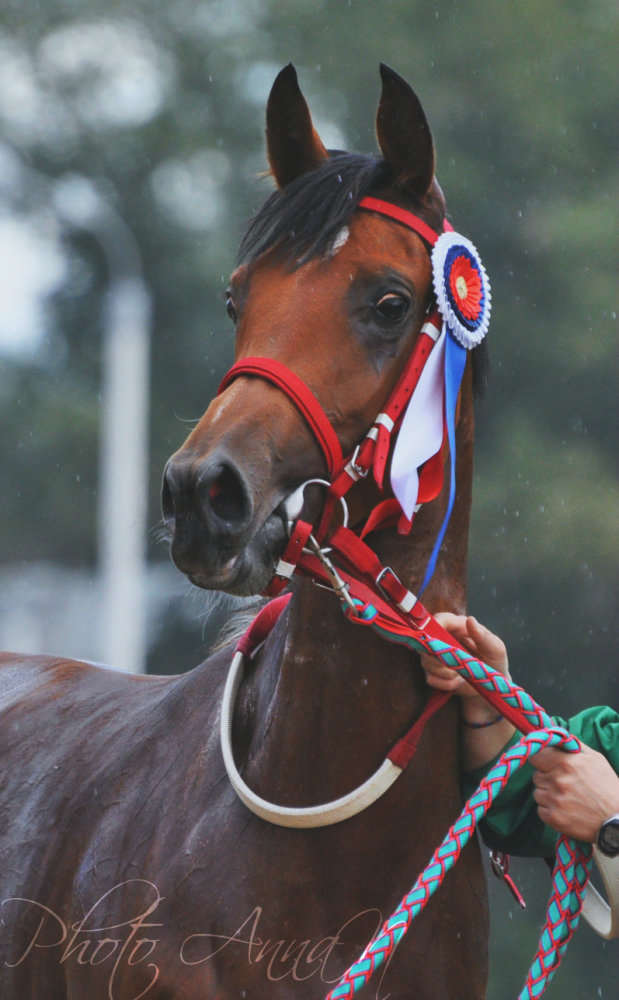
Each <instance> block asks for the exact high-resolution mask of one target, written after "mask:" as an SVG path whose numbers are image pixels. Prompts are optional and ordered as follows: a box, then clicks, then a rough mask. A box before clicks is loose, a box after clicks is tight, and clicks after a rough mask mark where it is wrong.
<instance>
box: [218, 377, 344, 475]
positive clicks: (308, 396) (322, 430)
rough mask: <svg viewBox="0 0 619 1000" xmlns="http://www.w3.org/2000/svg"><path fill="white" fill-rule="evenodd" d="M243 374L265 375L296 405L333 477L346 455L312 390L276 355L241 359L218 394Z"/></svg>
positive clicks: (223, 382)
mask: <svg viewBox="0 0 619 1000" xmlns="http://www.w3.org/2000/svg"><path fill="white" fill-rule="evenodd" d="M244 375H250V376H254V377H258V378H263V379H265V381H267V382H271V383H272V385H275V386H277V388H278V389H280V390H281V391H282V392H283V393H285V395H286V396H288V397H289V398H290V399H291V400H292V401H293V402H294V403H295V404H296V406H297V408H298V410H299V413H301V415H302V416H303V417H304V418H305V421H306V423H307V424H308V426H309V428H310V430H311V431H312V432H313V434H314V437H315V438H316V440H317V441H318V444H319V445H320V448H321V451H322V454H323V456H324V459H325V462H326V464H327V469H328V472H329V476H330V477H331V478H333V477H334V476H335V475H336V473H338V472H339V471H340V469H341V467H342V465H343V462H344V458H343V455H342V449H341V447H340V442H339V441H338V439H337V435H336V433H335V431H334V430H333V428H332V426H331V424H330V422H329V418H328V417H327V415H326V413H325V411H324V410H323V408H322V406H321V405H320V403H319V402H318V400H317V399H316V397H315V395H314V393H313V392H312V391H311V389H308V387H307V386H306V385H305V383H304V382H303V381H302V380H301V379H300V378H299V376H298V375H295V373H294V372H292V371H290V369H289V368H286V366H285V365H282V364H281V362H279V361H276V360H275V359H274V358H260V357H256V358H242V359H241V360H240V361H237V363H236V364H235V365H233V366H232V368H231V369H230V371H229V372H228V373H227V375H224V377H223V380H222V382H221V385H220V386H219V391H218V395H220V394H221V393H222V392H223V391H224V389H227V388H228V386H229V385H230V383H231V382H233V381H234V379H236V378H240V377H242V376H244Z"/></svg>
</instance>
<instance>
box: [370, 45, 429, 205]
mask: <svg viewBox="0 0 619 1000" xmlns="http://www.w3.org/2000/svg"><path fill="white" fill-rule="evenodd" d="M380 75H381V78H382V81H383V90H382V94H381V98H380V104H379V105H378V113H377V115H376V134H377V136H378V144H379V146H380V148H381V151H382V154H383V156H384V157H385V160H386V161H387V163H388V164H389V166H390V167H391V168H392V170H393V173H394V175H395V178H396V186H397V187H399V188H408V189H409V190H410V191H411V192H412V193H413V194H415V195H416V196H417V197H423V196H424V195H425V194H427V193H428V191H429V189H430V187H431V186H432V181H433V180H434V143H433V142H432V133H431V132H430V126H429V125H428V122H427V119H426V116H425V114H424V111H423V108H422V107H421V102H420V101H419V98H418V97H417V95H416V94H415V92H414V91H413V90H412V88H411V87H409V85H408V83H407V82H406V80H403V79H402V77H401V76H398V74H397V73H395V72H394V71H393V70H392V69H390V68H389V67H388V66H385V65H384V63H381V66H380Z"/></svg>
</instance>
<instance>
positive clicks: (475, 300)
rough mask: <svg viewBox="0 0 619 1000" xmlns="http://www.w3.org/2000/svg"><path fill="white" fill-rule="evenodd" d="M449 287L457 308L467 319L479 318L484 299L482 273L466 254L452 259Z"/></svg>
mask: <svg viewBox="0 0 619 1000" xmlns="http://www.w3.org/2000/svg"><path fill="white" fill-rule="evenodd" d="M449 287H450V289H451V294H452V298H453V302H454V305H455V307H456V309H457V310H458V311H459V312H460V313H461V314H462V315H463V316H464V318H465V319H469V320H474V319H477V317H478V316H479V310H480V306H481V299H482V286H481V275H480V273H479V271H478V270H477V268H476V267H474V266H473V265H472V264H471V261H470V259H469V258H468V257H466V256H465V255H464V254H462V255H461V256H460V257H456V258H455V259H454V260H453V261H452V264H451V268H450V271H449Z"/></svg>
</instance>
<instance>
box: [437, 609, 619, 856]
mask: <svg viewBox="0 0 619 1000" xmlns="http://www.w3.org/2000/svg"><path fill="white" fill-rule="evenodd" d="M437 619H438V620H439V621H440V622H441V624H442V625H443V627H444V628H445V629H446V630H447V631H448V632H450V633H451V634H452V635H453V636H454V639H456V640H457V641H458V642H460V644H461V645H462V646H464V648H465V649H468V650H469V651H470V652H472V653H473V654H474V655H475V656H477V657H478V658H479V659H480V660H483V662H485V663H487V664H488V665H489V666H491V667H494V669H495V670H499V671H500V672H501V673H503V674H504V675H505V676H507V677H509V669H508V661H507V654H506V650H505V646H504V644H503V643H502V641H501V640H500V639H499V638H498V636H495V635H493V634H492V633H491V632H489V630H488V629H486V628H484V626H482V625H480V624H479V622H477V621H476V620H475V619H474V618H471V617H468V618H467V617H465V616H463V615H453V614H449V613H444V614H440V615H437ZM422 666H423V667H424V670H425V671H426V679H427V681H428V684H430V685H431V686H432V687H436V688H438V689H441V690H448V691H452V692H453V693H454V694H456V695H458V696H459V697H460V704H461V711H462V722H463V736H462V763H463V770H464V771H465V776H464V783H465V790H466V793H467V794H469V793H470V792H472V791H474V790H475V788H476V787H477V784H478V783H479V781H480V780H481V778H482V777H483V776H484V775H485V773H486V771H487V770H488V765H490V764H491V763H492V762H493V761H494V760H495V759H496V757H498V755H499V754H500V753H501V752H502V751H503V750H504V749H505V748H506V747H507V745H508V744H509V743H511V742H513V741H514V738H515V735H516V730H515V729H514V727H513V726H512V725H510V723H508V722H506V721H505V720H502V721H500V722H497V721H496V719H497V713H496V711H495V710H494V709H493V708H492V706H491V705H489V704H488V703H487V702H486V701H485V699H483V698H482V697H481V696H480V695H477V694H476V692H475V691H474V690H473V688H472V687H471V686H470V685H469V684H467V683H466V682H465V681H464V680H463V679H462V678H461V677H460V675H459V674H457V673H456V672H455V671H454V670H452V669H450V668H449V667H446V666H443V665H442V664H441V663H440V661H438V660H436V659H435V658H434V657H432V656H429V655H424V656H423V657H422ZM554 721H555V723H556V724H557V725H558V726H563V727H564V728H567V729H568V730H569V731H570V732H572V733H574V735H576V736H578V738H579V739H580V740H581V742H582V744H583V752H582V753H579V754H571V753H566V752H565V751H562V750H558V749H555V748H547V749H545V750H542V751H540V752H539V753H537V754H536V755H535V756H534V757H532V758H531V761H530V763H529V764H527V765H525V766H524V767H523V768H521V769H520V771H518V772H516V773H514V774H513V775H512V778H511V779H510V784H509V786H508V789H506V790H505V791H504V792H503V793H502V795H501V796H500V797H499V799H498V800H497V802H496V803H495V805H494V806H493V808H492V810H491V812H490V813H489V814H488V816H487V817H486V821H485V822H484V824H482V829H483V832H484V839H486V841H487V842H488V843H489V844H490V846H492V847H498V848H500V849H502V850H509V851H510V853H513V854H525V855H527V854H532V855H538V854H540V855H542V856H546V855H551V854H552V853H553V844H554V840H555V838H556V833H557V832H559V833H564V834H566V835H568V836H572V837H575V838H576V839H578V840H585V841H587V842H589V843H593V842H595V840H596V839H597V836H598V832H599V829H600V827H601V825H602V824H603V823H604V822H606V820H608V819H609V818H610V817H612V816H614V815H615V814H616V813H618V812H619V776H618V773H617V772H619V715H618V714H617V712H615V711H614V710H613V709H610V708H604V707H603V708H591V709H586V710H585V711H583V712H581V713H579V715H577V716H574V717H573V718H572V719H570V720H568V721H567V722H565V721H564V720H562V719H555V720H554ZM479 725H481V726H482V728H474V727H475V726H479Z"/></svg>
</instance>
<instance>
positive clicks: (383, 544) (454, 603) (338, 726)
mask: <svg viewBox="0 0 619 1000" xmlns="http://www.w3.org/2000/svg"><path fill="white" fill-rule="evenodd" d="M463 392H464V394H465V397H466V396H468V397H470V393H467V391H466V389H465V390H463ZM468 402H469V403H470V399H469V400H468ZM472 445H473V417H472V406H471V405H467V406H465V405H464V403H463V405H462V407H461V414H460V419H459V422H458V430H457V483H458V488H457V493H456V502H455V505H454V509H453V512H452V515H451V519H450V523H449V527H448V529H447V532H446V535H445V539H444V542H443V545H442V546H441V552H440V554H439V558H438V562H437V568H436V571H435V573H434V576H433V578H432V580H431V582H430V584H429V586H428V588H427V590H426V591H425V593H424V595H423V600H424V604H426V606H427V607H428V609H429V610H430V611H437V610H441V609H449V610H453V611H457V612H462V611H464V608H465V594H466V583H465V578H466V555H467V536H468V524H469V513H470V504H471V479H472ZM448 478H449V477H448V474H447V475H446V482H445V484H444V487H443V491H442V493H441V495H440V496H439V497H438V498H437V499H436V500H435V501H433V502H432V503H431V504H428V505H427V506H426V507H424V508H422V509H421V511H420V513H419V515H418V516H417V519H416V523H415V524H414V526H413V531H412V532H411V535H410V536H409V537H403V536H401V535H398V533H397V530H396V529H389V530H384V531H381V532H378V533H377V534H376V535H375V536H372V537H371V538H370V539H369V543H370V545H371V546H372V548H373V549H374V551H375V552H376V553H377V554H378V556H379V558H380V559H381V561H382V562H383V565H388V566H390V567H391V568H392V569H393V570H394V571H395V572H396V573H397V574H398V576H399V577H400V579H401V580H402V581H403V582H404V583H405V584H406V585H407V586H408V587H410V588H411V589H412V590H413V591H415V588H418V587H419V585H420V582H421V579H422V577H423V575H424V573H425V568H426V565H427V562H428V559H429V556H430V552H431V550H432V547H433V544H434V541H435V539H436V536H437V533H438V530H439V528H440V525H441V524H442V521H443V517H444V513H445V509H446V506H447V495H448V488H449V482H448ZM427 698H428V688H427V686H426V684H425V681H424V677H423V672H422V670H421V667H420V666H419V661H418V658H417V657H416V655H415V654H413V653H411V652H410V651H409V650H407V649H405V648H404V647H402V646H398V645H395V644H393V643H389V642H387V641H386V640H385V639H383V638H381V637H379V636H378V635H377V634H375V633H374V632H372V630H371V629H369V628H367V627H362V626H358V625H353V624H351V623H350V622H348V621H347V620H346V619H345V617H344V615H343V614H342V611H341V609H340V604H339V600H338V599H337V598H336V597H335V596H334V595H333V594H332V593H329V592H327V591H325V590H323V589H321V588H317V587H316V586H315V585H314V584H313V583H312V582H310V581H307V580H297V581H296V582H295V587H294V593H293V598H292V600H291V602H290V605H289V607H288V610H287V612H286V613H285V615H284V616H283V617H282V619H280V622H279V623H278V626H277V627H276V628H275V630H274V632H273V634H272V636H271V637H270V639H269V640H268V641H267V642H266V643H265V645H264V646H263V648H262V650H261V651H259V654H258V655H257V657H256V664H255V668H254V670H253V671H252V676H251V679H250V681H249V683H248V684H247V685H246V688H245V692H244V694H242V695H241V698H240V701H239V709H240V711H239V713H238V714H239V715H240V716H241V720H242V721H241V724H240V726H239V727H238V729H239V731H238V734H237V737H236V739H237V740H238V744H237V746H238V749H239V750H240V751H241V753H242V754H244V756H245V759H246V760H249V770H248V771H247V777H248V779H249V778H250V779H251V780H250V783H251V782H252V781H253V782H254V785H255V790H256V791H258V792H259V793H262V794H264V795H265V796H266V797H267V798H269V797H271V798H273V799H274V800H276V801H279V802H280V803H281V804H283V805H284V804H293V805H296V804H298V802H299V799H300V797H303V798H304V801H305V802H307V803H311V802H312V800H315V801H322V800H323V799H324V798H325V797H326V796H328V797H331V796H333V797H335V796H338V795H341V794H344V793H345V792H347V791H349V790H350V788H351V787H352V786H353V784H354V783H356V782H361V781H363V780H365V778H367V777H368V775H369V773H371V771H372V770H373V769H374V768H375V767H376V766H378V764H379V763H380V762H381V760H382V759H383V758H384V756H385V755H386V753H387V752H388V751H389V749H391V747H392V746H393V744H394V743H395V742H396V740H397V739H398V738H399V737H400V736H401V735H402V734H403V732H404V731H406V729H407V728H408V727H409V726H410V725H411V723H412V722H413V721H414V719H415V718H417V717H418V716H419V714H420V713H421V711H422V709H423V706H424V704H425V703H426V701H427ZM452 732H453V734H454V746H455V732H456V730H455V727H452ZM243 746H244V749H243Z"/></svg>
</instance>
